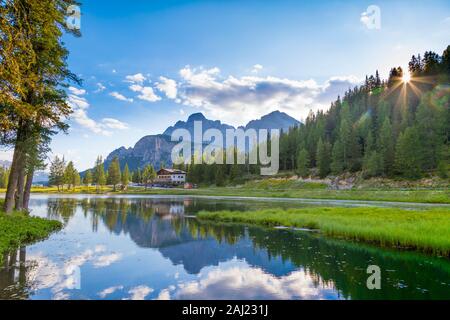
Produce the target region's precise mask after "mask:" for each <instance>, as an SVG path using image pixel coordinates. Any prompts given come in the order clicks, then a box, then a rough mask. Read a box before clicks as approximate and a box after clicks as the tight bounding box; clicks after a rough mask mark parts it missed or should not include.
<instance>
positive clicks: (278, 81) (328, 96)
mask: <svg viewBox="0 0 450 320" xmlns="http://www.w3.org/2000/svg"><path fill="white" fill-rule="evenodd" d="M180 75H181V77H182V82H180V83H179V94H178V96H179V97H180V99H181V100H182V103H183V104H184V105H187V106H192V107H197V108H200V109H202V111H204V112H205V113H206V114H207V115H208V116H210V117H212V118H216V119H221V120H223V121H226V122H228V123H230V124H234V125H240V124H242V123H243V122H246V121H249V120H252V119H255V118H259V117H261V116H262V115H264V114H267V113H269V112H271V111H274V110H280V111H284V112H286V113H288V114H290V115H291V116H293V117H296V118H298V119H302V118H305V117H306V116H307V115H308V113H309V110H311V109H312V110H313V111H316V110H319V109H326V108H328V107H329V105H330V103H331V101H333V100H335V99H336V98H337V96H338V95H339V94H341V95H342V94H343V93H344V92H345V91H346V90H348V89H349V88H351V87H354V86H355V85H357V84H358V83H359V80H358V79H357V78H356V77H353V76H348V77H333V78H330V79H329V80H327V81H325V82H324V83H323V84H319V83H317V82H316V81H315V80H292V79H286V78H278V77H273V76H267V77H259V76H243V77H234V76H228V77H227V78H221V77H220V70H219V69H218V68H212V69H203V68H199V69H195V68H191V67H189V66H187V67H185V68H183V69H182V70H180Z"/></svg>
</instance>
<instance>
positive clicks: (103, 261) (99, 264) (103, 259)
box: [93, 253, 122, 268]
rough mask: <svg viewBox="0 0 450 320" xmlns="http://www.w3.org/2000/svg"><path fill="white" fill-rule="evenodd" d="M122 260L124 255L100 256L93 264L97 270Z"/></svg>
mask: <svg viewBox="0 0 450 320" xmlns="http://www.w3.org/2000/svg"><path fill="white" fill-rule="evenodd" d="M120 259H122V255H121V254H120V253H111V254H108V255H103V256H99V257H98V258H97V259H96V260H95V261H94V262H93V265H94V267H96V268H103V267H107V266H109V265H111V264H113V263H114V262H117V261H119V260H120Z"/></svg>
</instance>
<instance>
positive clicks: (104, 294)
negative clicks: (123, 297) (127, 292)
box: [98, 286, 123, 299]
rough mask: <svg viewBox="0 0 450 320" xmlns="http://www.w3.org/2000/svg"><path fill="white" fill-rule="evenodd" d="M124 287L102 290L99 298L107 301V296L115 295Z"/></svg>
mask: <svg viewBox="0 0 450 320" xmlns="http://www.w3.org/2000/svg"><path fill="white" fill-rule="evenodd" d="M122 289H123V286H114V287H109V288H106V289H105V290H102V291H100V292H99V293H98V295H99V297H100V298H102V299H105V298H106V297H107V296H109V295H111V294H113V293H114V292H116V291H118V290H122Z"/></svg>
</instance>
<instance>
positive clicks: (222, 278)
mask: <svg viewBox="0 0 450 320" xmlns="http://www.w3.org/2000/svg"><path fill="white" fill-rule="evenodd" d="M169 291H170V289H166V290H162V291H161V293H160V295H159V296H160V297H161V299H169V298H170V297H171V295H172V298H174V299H188V300H204V299H208V300H222V299H231V300H235V299H239V300H255V299H282V300H292V299H303V300H319V299H325V298H326V297H330V296H334V297H335V298H336V299H337V298H338V296H337V294H336V292H335V290H334V286H333V283H325V282H323V281H321V280H320V279H317V278H316V277H312V276H311V275H309V273H307V272H305V271H303V270H298V271H294V272H292V273H290V274H288V275H285V276H281V277H276V276H274V275H272V274H269V273H266V272H264V271H263V270H261V269H259V268H251V267H232V268H228V269H221V268H216V269H213V270H212V271H210V272H208V273H207V274H206V275H204V276H203V277H201V278H200V279H199V280H196V281H191V282H187V283H182V284H179V285H178V288H177V290H176V291H175V292H173V293H172V294H171V295H170V294H169Z"/></svg>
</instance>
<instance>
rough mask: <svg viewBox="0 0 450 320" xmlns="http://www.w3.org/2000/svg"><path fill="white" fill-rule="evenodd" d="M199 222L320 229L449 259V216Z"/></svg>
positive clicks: (315, 214) (289, 215)
mask: <svg viewBox="0 0 450 320" xmlns="http://www.w3.org/2000/svg"><path fill="white" fill-rule="evenodd" d="M197 217H198V219H200V220H205V221H206V220H209V221H217V222H231V223H245V224H256V225H262V226H270V227H273V226H286V227H298V228H310V229H319V230H320V231H321V232H322V233H323V234H325V235H327V236H331V237H335V238H343V239H347V240H356V241H362V242H367V243H372V244H376V245H379V246H382V247H393V248H401V249H409V250H417V251H421V252H425V253H429V254H435V255H443V256H447V257H450V213H448V210H445V209H432V210H425V211H413V210H399V209H391V208H334V207H333V208H328V207H322V208H305V209H289V210H281V209H268V210H260V211H250V212H239V211H219V212H205V211H203V212H200V213H199V214H198V216H197Z"/></svg>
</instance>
